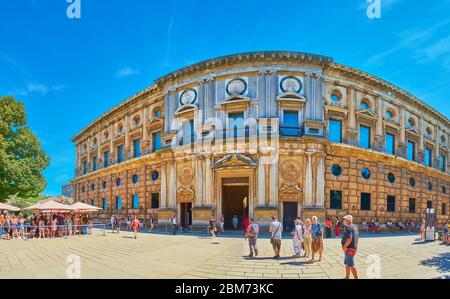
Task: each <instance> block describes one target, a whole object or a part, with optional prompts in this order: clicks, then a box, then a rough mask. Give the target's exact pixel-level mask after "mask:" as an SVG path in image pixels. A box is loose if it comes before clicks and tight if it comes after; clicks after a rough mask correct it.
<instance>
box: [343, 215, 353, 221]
mask: <svg viewBox="0 0 450 299" xmlns="http://www.w3.org/2000/svg"><path fill="white" fill-rule="evenodd" d="M343 218H344V219H347V220H350V221H353V216H352V215H346V216H344V217H343Z"/></svg>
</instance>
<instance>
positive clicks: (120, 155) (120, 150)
mask: <svg viewBox="0 0 450 299" xmlns="http://www.w3.org/2000/svg"><path fill="white" fill-rule="evenodd" d="M122 161H123V145H119V146H118V147H117V163H121V162H122Z"/></svg>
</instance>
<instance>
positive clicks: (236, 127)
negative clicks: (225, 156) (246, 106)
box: [228, 113, 245, 138]
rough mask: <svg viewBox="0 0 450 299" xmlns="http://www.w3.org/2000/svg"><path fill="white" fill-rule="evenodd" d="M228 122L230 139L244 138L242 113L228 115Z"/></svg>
mask: <svg viewBox="0 0 450 299" xmlns="http://www.w3.org/2000/svg"><path fill="white" fill-rule="evenodd" d="M228 121H229V129H230V131H231V132H230V134H231V137H233V138H236V137H242V136H244V128H245V125H244V113H230V114H228Z"/></svg>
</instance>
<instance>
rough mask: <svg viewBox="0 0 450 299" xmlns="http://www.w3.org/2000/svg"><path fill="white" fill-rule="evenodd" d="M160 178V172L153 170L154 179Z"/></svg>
mask: <svg viewBox="0 0 450 299" xmlns="http://www.w3.org/2000/svg"><path fill="white" fill-rule="evenodd" d="M158 178H159V172H157V171H156V170H155V171H153V173H152V181H157V180H158Z"/></svg>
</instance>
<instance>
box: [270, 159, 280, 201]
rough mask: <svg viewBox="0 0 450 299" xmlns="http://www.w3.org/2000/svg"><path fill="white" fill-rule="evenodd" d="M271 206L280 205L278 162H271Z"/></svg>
mask: <svg viewBox="0 0 450 299" xmlns="http://www.w3.org/2000/svg"><path fill="white" fill-rule="evenodd" d="M269 190H270V198H269V206H272V207H275V206H278V163H275V162H274V163H272V164H270V186H269Z"/></svg>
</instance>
